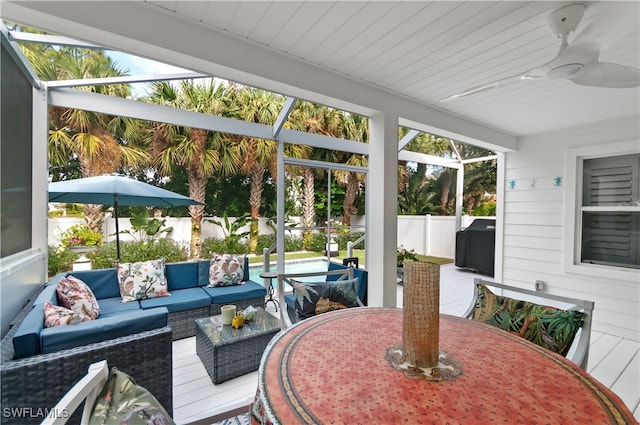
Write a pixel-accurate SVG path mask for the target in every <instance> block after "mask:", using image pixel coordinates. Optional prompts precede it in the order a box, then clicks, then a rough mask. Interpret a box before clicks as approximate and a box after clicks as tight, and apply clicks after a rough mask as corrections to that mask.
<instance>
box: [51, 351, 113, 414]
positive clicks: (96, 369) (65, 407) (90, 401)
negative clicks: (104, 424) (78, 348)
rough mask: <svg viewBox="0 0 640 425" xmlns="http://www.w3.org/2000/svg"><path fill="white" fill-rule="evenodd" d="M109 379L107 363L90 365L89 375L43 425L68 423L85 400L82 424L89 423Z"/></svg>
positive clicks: (79, 382) (69, 393)
mask: <svg viewBox="0 0 640 425" xmlns="http://www.w3.org/2000/svg"><path fill="white" fill-rule="evenodd" d="M108 377H109V368H108V366H107V361H106V360H102V361H100V362H97V363H93V364H91V365H89V370H88V371H87V374H86V375H85V376H84V377H83V378H82V379H81V380H80V381H78V383H77V384H75V385H74V386H73V387H71V389H70V390H69V391H68V392H67V393H66V394H65V396H64V397H62V399H61V400H60V401H59V402H58V403H57V404H56V405H55V406H54V407H53V409H51V410H50V411H49V415H48V416H47V417H46V418H45V420H44V421H42V425H59V424H65V423H67V420H69V418H70V417H71V414H72V413H73V412H75V410H76V409H77V408H78V406H80V403H82V402H83V401H84V400H86V401H85V403H84V410H83V411H82V420H81V424H83V425H85V424H88V423H89V419H90V418H91V410H92V409H93V405H94V404H95V402H96V399H97V398H98V395H99V394H100V391H102V387H103V386H104V384H105V383H106V382H107V379H108Z"/></svg>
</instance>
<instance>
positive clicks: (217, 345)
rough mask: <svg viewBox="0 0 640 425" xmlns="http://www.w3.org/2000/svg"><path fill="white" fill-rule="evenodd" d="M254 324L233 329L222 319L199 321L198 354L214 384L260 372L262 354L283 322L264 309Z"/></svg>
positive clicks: (256, 317) (218, 317)
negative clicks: (256, 371) (223, 322)
mask: <svg viewBox="0 0 640 425" xmlns="http://www.w3.org/2000/svg"><path fill="white" fill-rule="evenodd" d="M257 310H258V311H257V312H256V315H255V318H254V320H252V321H251V322H247V323H245V324H244V326H243V327H241V328H239V329H234V328H233V327H232V326H231V325H223V324H222V316H220V315H218V316H213V317H205V318H203V319H197V320H196V353H197V354H198V356H199V357H200V360H201V361H202V364H204V367H205V369H207V373H208V374H209V376H210V377H211V381H213V383H214V384H219V383H221V382H224V381H226V380H229V379H232V378H236V377H238V376H240V375H244V374H246V373H249V372H253V371H255V370H258V366H259V365H260V358H261V357H262V352H263V351H264V349H265V348H266V346H267V344H268V343H269V341H270V340H271V338H273V336H274V335H275V334H277V333H278V332H279V331H280V321H279V320H278V319H277V318H275V317H274V316H272V315H271V314H269V313H267V312H266V311H264V309H262V308H257Z"/></svg>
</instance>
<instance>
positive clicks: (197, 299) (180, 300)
mask: <svg viewBox="0 0 640 425" xmlns="http://www.w3.org/2000/svg"><path fill="white" fill-rule="evenodd" d="M194 282H195V281H194ZM209 305H211V297H209V295H208V294H207V293H206V292H205V291H204V290H203V289H202V288H200V287H198V288H187V289H179V290H177V291H171V295H169V296H168V297H158V298H149V299H146V300H141V301H140V307H142V309H143V310H147V309H150V308H155V307H166V308H167V310H169V312H174V311H185V310H193V309H195V308H201V307H209Z"/></svg>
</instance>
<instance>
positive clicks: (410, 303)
mask: <svg viewBox="0 0 640 425" xmlns="http://www.w3.org/2000/svg"><path fill="white" fill-rule="evenodd" d="M402 308H403V319H402V353H403V356H404V359H405V361H406V362H407V363H409V364H411V365H412V366H417V367H422V368H428V367H435V366H437V365H438V357H439V334H440V266H439V265H438V264H434V263H426V262H421V261H407V262H405V263H404V296H403V300H402Z"/></svg>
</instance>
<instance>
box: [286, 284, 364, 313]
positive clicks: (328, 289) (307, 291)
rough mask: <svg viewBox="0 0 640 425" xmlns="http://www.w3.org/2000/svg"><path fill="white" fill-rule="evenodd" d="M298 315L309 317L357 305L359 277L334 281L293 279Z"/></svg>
mask: <svg viewBox="0 0 640 425" xmlns="http://www.w3.org/2000/svg"><path fill="white" fill-rule="evenodd" d="M291 285H292V286H293V296H294V297H295V299H296V311H297V312H298V317H299V318H300V319H301V320H302V319H307V318H309V317H312V316H315V315H316V314H321V313H326V312H328V311H333V310H340V309H343V308H351V307H357V306H358V305H359V304H358V291H357V288H358V278H357V277H356V278H353V279H344V280H337V281H333V282H298V281H297V280H293V281H291Z"/></svg>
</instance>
